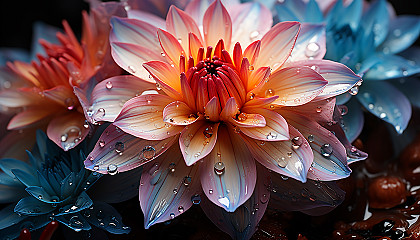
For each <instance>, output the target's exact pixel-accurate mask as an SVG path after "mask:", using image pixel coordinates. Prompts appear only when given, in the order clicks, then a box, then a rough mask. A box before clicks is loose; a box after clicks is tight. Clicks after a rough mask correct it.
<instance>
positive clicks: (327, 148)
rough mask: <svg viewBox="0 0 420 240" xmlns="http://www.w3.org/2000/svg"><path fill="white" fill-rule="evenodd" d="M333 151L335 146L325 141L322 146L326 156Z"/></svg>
mask: <svg viewBox="0 0 420 240" xmlns="http://www.w3.org/2000/svg"><path fill="white" fill-rule="evenodd" d="M332 153H333V148H332V146H331V145H330V144H329V143H325V144H323V145H322V146H321V154H322V156H324V157H329V156H331V154H332Z"/></svg>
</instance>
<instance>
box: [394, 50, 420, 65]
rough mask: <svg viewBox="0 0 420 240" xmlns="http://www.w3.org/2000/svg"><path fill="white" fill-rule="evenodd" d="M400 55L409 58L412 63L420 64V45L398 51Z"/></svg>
mask: <svg viewBox="0 0 420 240" xmlns="http://www.w3.org/2000/svg"><path fill="white" fill-rule="evenodd" d="M398 55H399V56H401V57H403V58H405V59H407V60H408V61H409V63H410V64H411V65H417V66H420V47H418V46H411V47H409V48H407V49H406V50H404V51H403V52H400V53H398Z"/></svg>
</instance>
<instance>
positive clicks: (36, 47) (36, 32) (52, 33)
mask: <svg viewBox="0 0 420 240" xmlns="http://www.w3.org/2000/svg"><path fill="white" fill-rule="evenodd" d="M58 32H61V30H60V29H59V28H56V27H53V26H51V25H47V24H45V23H42V22H35V23H34V25H33V34H32V46H31V60H35V59H36V55H37V54H41V55H45V50H44V48H43V47H42V46H41V44H40V43H39V40H40V39H44V40H45V41H47V42H49V43H53V44H57V43H59V41H58V39H57V36H56V34H57V33H58Z"/></svg>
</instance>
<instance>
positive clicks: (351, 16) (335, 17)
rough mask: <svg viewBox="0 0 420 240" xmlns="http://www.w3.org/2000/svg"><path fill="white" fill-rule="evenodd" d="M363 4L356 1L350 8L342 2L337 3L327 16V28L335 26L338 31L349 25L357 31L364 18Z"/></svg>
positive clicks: (358, 0) (359, 0) (360, 1)
mask: <svg viewBox="0 0 420 240" xmlns="http://www.w3.org/2000/svg"><path fill="white" fill-rule="evenodd" d="M362 3H363V2H362V0H354V1H352V3H351V4H350V5H349V6H347V7H344V6H343V2H342V1H341V0H339V1H337V2H336V4H335V5H334V7H333V9H332V10H331V11H330V13H329V14H328V16H327V22H328V25H327V27H329V26H335V27H336V28H337V29H338V28H341V27H343V26H345V25H349V26H350V28H351V29H352V30H353V31H356V30H357V29H358V27H359V22H360V19H361V17H362Z"/></svg>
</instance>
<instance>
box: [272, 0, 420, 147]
mask: <svg viewBox="0 0 420 240" xmlns="http://www.w3.org/2000/svg"><path fill="white" fill-rule="evenodd" d="M319 2H321V1H319ZM276 10H277V12H278V17H279V19H280V20H281V21H286V20H288V21H291V20H293V21H302V22H311V23H321V22H323V23H325V24H326V26H327V29H326V30H327V33H326V37H327V39H326V45H327V52H326V55H325V58H326V59H331V60H333V61H339V62H341V63H344V64H346V65H347V66H348V67H350V68H351V69H352V70H353V71H355V72H356V73H358V74H359V75H361V76H363V80H364V83H363V86H362V87H355V88H353V89H351V91H350V92H349V94H346V95H343V96H342V98H341V100H340V101H339V103H340V104H343V103H345V102H347V101H348V100H349V99H350V97H351V95H356V94H357V95H356V99H357V100H358V102H357V101H355V100H352V101H351V102H349V103H348V108H349V113H348V114H347V116H344V120H345V121H344V123H345V129H346V133H347V135H348V137H349V139H350V140H354V139H355V138H356V137H357V136H358V135H359V134H360V132H361V129H362V126H363V114H362V112H361V110H360V109H361V108H360V105H359V103H360V104H361V105H362V106H363V107H364V108H365V109H366V110H368V111H369V112H371V113H372V114H374V115H375V116H377V117H379V118H380V119H382V120H384V121H386V122H388V123H391V124H392V125H393V126H394V128H395V130H396V131H397V132H398V133H400V134H401V133H402V132H403V131H404V129H405V128H406V127H407V124H408V122H409V120H410V117H411V106H410V101H409V99H410V100H412V101H413V102H412V104H414V105H419V103H418V102H417V96H416V95H417V93H414V92H413V90H412V89H417V88H418V86H419V85H420V83H419V82H418V80H416V79H410V80H409V81H408V79H406V80H402V81H401V82H403V83H404V84H402V85H400V84H398V82H390V81H383V80H388V79H394V78H401V77H404V78H405V77H407V76H410V75H414V74H416V73H419V72H420V64H419V59H418V57H417V56H418V53H419V50H418V49H416V48H415V47H412V48H409V47H410V46H411V45H412V44H413V43H414V42H415V41H416V39H417V37H418V36H419V33H420V17H419V16H411V15H402V16H395V13H394V10H393V8H392V7H391V6H390V5H389V4H388V3H387V2H386V1H385V0H376V1H373V2H371V3H368V2H365V1H362V0H353V1H344V2H343V1H325V2H323V5H322V6H320V5H319V4H317V2H316V1H309V2H305V1H302V0H295V1H283V2H282V3H279V4H277V5H276ZM407 48H409V49H407ZM404 50H405V51H404ZM403 51H404V52H403ZM416 54H417V56H416ZM393 84H394V85H393ZM395 85H397V87H395ZM399 85H400V86H399ZM406 94H407V95H406Z"/></svg>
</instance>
